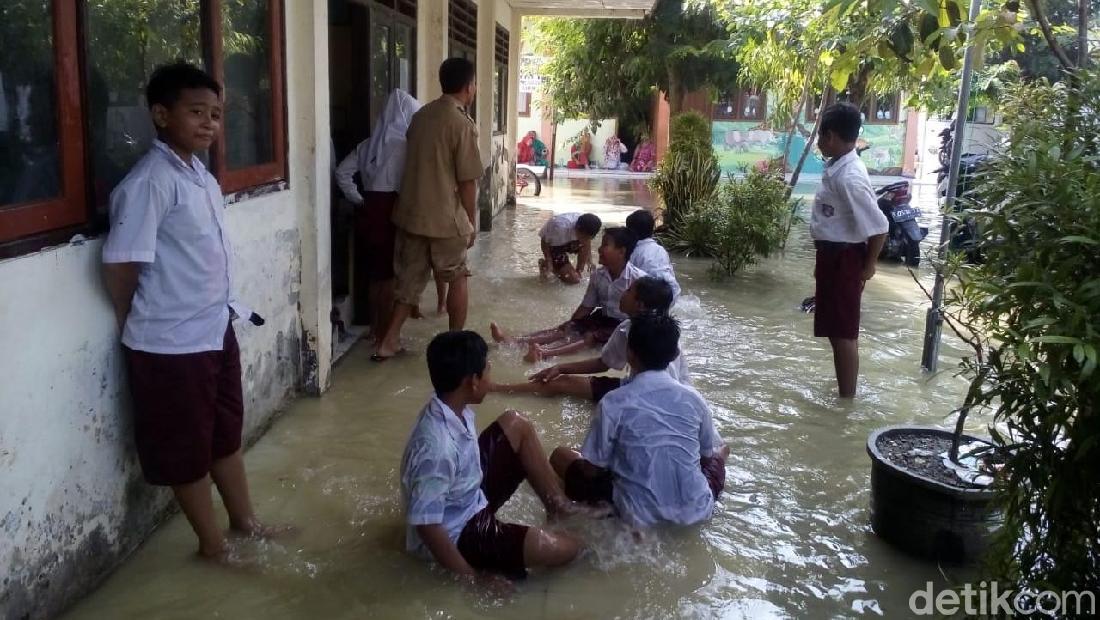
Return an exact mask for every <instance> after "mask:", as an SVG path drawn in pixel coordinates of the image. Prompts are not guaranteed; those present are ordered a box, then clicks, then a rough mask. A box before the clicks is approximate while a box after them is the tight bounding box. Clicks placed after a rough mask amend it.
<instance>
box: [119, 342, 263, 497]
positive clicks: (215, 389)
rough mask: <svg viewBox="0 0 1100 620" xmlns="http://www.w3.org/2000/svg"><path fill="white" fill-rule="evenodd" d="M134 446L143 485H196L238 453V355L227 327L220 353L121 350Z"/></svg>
mask: <svg viewBox="0 0 1100 620" xmlns="http://www.w3.org/2000/svg"><path fill="white" fill-rule="evenodd" d="M123 350H124V352H125V356H126V365H127V368H128V370H129V374H130V394H131V395H132V397H133V403H134V441H135V443H136V444H137V453H138V460H139V461H140V462H141V471H142V473H143V474H144V475H145V480H147V481H148V482H149V483H150V484H157V485H164V486H176V485H181V484H187V483H190V482H195V481H196V480H199V479H201V478H202V477H203V476H205V475H206V474H208V473H209V472H210V465H211V463H213V462H214V461H217V460H219V459H222V458H225V457H227V456H229V455H231V454H233V453H234V452H236V451H237V450H239V449H240V447H241V425H242V423H243V421H244V401H243V399H242V398H241V352H240V349H239V348H238V346H237V337H236V335H235V334H234V333H233V327H232V326H227V327H226V330H225V339H224V341H223V346H222V350H221V351H203V352H201V353H185V354H179V355H165V354H160V353H147V352H145V351H135V350H133V349H130V348H128V347H123Z"/></svg>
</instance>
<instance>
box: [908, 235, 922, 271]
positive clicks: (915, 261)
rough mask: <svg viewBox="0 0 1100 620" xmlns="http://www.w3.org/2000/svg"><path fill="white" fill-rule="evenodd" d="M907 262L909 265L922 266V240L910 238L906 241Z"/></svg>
mask: <svg viewBox="0 0 1100 620" xmlns="http://www.w3.org/2000/svg"><path fill="white" fill-rule="evenodd" d="M905 264H906V265H908V266H909V267H918V266H920V242H919V241H914V240H912V239H908V240H907V241H906V242H905Z"/></svg>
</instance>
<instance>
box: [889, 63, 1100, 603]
mask: <svg viewBox="0 0 1100 620" xmlns="http://www.w3.org/2000/svg"><path fill="white" fill-rule="evenodd" d="M1097 101H1100V75H1098V74H1097V72H1096V71H1095V70H1087V69H1078V70H1077V71H1075V72H1074V73H1073V74H1072V79H1070V80H1068V81H1067V82H1066V83H1062V84H1058V85H1053V86H1052V85H1049V84H1047V83H1045V82H1042V81H1040V82H1036V83H1031V84H1024V85H1020V86H1018V87H1016V88H1015V89H1014V90H1012V91H1011V92H1010V93H1009V94H1008V96H1007V101H1006V104H1005V105H1004V108H1003V109H1004V111H1005V120H1006V125H1007V128H1008V130H1009V138H1010V140H1009V144H1008V146H1006V147H1005V148H1004V150H1003V151H1002V152H1000V153H997V154H995V155H993V156H992V157H991V158H990V160H989V163H988V164H987V165H986V166H985V167H983V169H982V170H981V171H980V172H979V173H978V174H977V177H976V179H975V184H974V189H973V190H972V192H971V193H970V194H969V195H968V196H967V201H966V202H967V203H968V207H969V208H968V210H967V211H966V212H965V213H964V214H962V217H967V218H973V221H974V223H975V225H976V230H977V240H976V243H977V244H978V249H979V250H980V253H981V255H982V257H983V262H982V263H981V264H966V263H965V262H964V261H962V260H961V259H960V257H954V258H953V259H951V260H949V261H947V263H946V264H944V265H940V266H939V268H941V269H944V270H945V273H946V274H948V275H949V276H950V277H951V281H952V282H953V286H952V287H951V288H950V289H949V292H948V296H947V298H946V300H947V312H946V316H945V320H946V321H947V323H948V324H949V325H950V326H951V328H952V329H953V330H954V331H955V333H956V334H957V335H958V336H959V337H960V338H962V339H963V340H964V341H965V342H967V343H968V344H969V345H970V347H972V349H973V354H972V355H970V356H968V357H966V358H965V359H964V360H963V362H962V370H963V372H964V373H965V374H966V375H967V376H968V377H969V378H970V386H969V389H968V391H967V394H966V397H965V400H964V402H963V404H962V407H961V408H960V414H961V415H960V420H959V422H958V424H957V425H956V429H955V432H954V433H949V432H948V431H938V432H939V433H949V434H950V435H951V436H952V439H953V443H954V444H955V445H958V443H959V439H960V437H961V436H962V427H963V420H964V419H965V415H966V414H967V413H969V414H971V415H973V414H975V413H981V414H987V415H989V416H990V419H991V420H992V424H991V425H990V427H989V430H990V435H991V445H992V448H991V449H988V450H986V451H985V455H994V456H995V459H996V460H999V461H1000V463H999V464H998V465H997V467H996V472H995V475H990V474H992V473H993V472H981V473H984V474H985V475H990V478H991V482H992V484H991V485H990V491H973V492H972V491H969V490H964V491H962V492H960V491H959V490H958V487H959V485H949V486H952V487H953V488H952V489H951V490H949V491H944V492H943V493H941V495H954V496H956V497H964V498H971V497H973V498H975V499H976V498H979V497H981V498H984V499H987V500H991V502H992V503H987V504H986V506H987V507H986V509H984V510H985V512H984V514H986V515H987V516H988V515H992V514H994V511H995V513H996V514H998V515H1000V518H1001V520H1002V523H1001V525H1000V527H999V529H998V531H997V533H996V535H995V536H993V537H992V538H986V539H985V540H986V541H989V542H990V543H991V546H990V547H989V551H990V554H989V556H988V558H987V559H988V560H989V561H990V564H989V566H990V568H991V570H992V572H993V576H994V577H996V578H999V579H1003V580H1007V581H1009V582H1010V583H1012V584H1014V585H1015V586H1016V587H1017V588H1018V589H1021V590H1022V589H1030V590H1031V591H1033V592H1038V591H1041V590H1054V591H1058V590H1062V591H1070V590H1077V591H1081V590H1084V589H1091V590H1094V591H1095V590H1096V589H1097V588H1098V587H1100V534H1098V529H1097V528H1098V523H1100V374H1097V372H1096V371H1097V364H1098V363H1100V109H1098V108H1097V106H1096V102H1097ZM903 434H904V433H903ZM898 436H899V435H898V433H894V432H891V431H890V430H886V431H879V432H877V433H875V434H874V435H872V437H871V440H869V442H868V452H869V453H871V455H872V459H873V460H874V461H875V463H876V465H875V466H874V467H881V465H882V463H883V462H884V461H885V462H886V464H888V465H889V466H890V473H889V475H891V476H894V477H895V478H897V477H900V476H904V477H905V478H908V479H911V480H916V481H917V482H920V483H923V481H922V480H921V476H920V475H914V474H913V472H912V471H910V470H909V469H910V468H907V467H906V466H905V463H899V462H896V461H895V460H892V459H890V458H889V457H884V455H883V454H882V447H883V445H884V444H883V441H884V439H885V440H889V438H890V437H894V438H897V437H898ZM941 445H942V444H941ZM950 456H952V457H955V458H954V459H952V458H949V459H948V462H949V463H954V462H955V461H957V460H959V459H958V458H957V455H956V454H955V451H953V452H952V454H951V455H950ZM941 461H942V459H941ZM874 472H875V470H874V469H873V470H872V487H873V491H872V492H873V493H874V487H875V484H876V483H875V476H876V474H875V473H874ZM878 475H879V477H880V478H881V477H882V476H883V475H884V474H882V473H880V474H878ZM879 486H882V485H881V480H880V484H879ZM918 486H920V487H922V488H923V489H924V490H932V486H931V485H927V484H920V485H918ZM964 486H965V485H964ZM935 490H937V491H943V489H938V488H937V489H935ZM916 500H920V501H924V496H920V497H915V496H914V497H908V498H905V497H902V498H897V499H896V501H899V502H901V501H907V502H908V507H909V508H908V509H909V510H911V511H912V510H918V509H919V508H920V506H919V502H918V501H916ZM886 501H895V500H893V499H890V498H889V497H887V496H885V495H881V494H880V495H877V496H875V497H874V498H873V499H872V512H873V516H872V520H873V523H874V524H875V525H876V528H875V529H876V532H879V533H883V534H886V535H887V536H893V537H897V536H898V535H899V534H900V532H898V531H897V528H895V527H894V525H895V524H893V523H886V522H885V519H884V515H883V514H881V511H883V510H886V511H887V513H889V514H891V515H896V514H897V512H896V511H894V510H893V509H887V508H886V507H885V506H884V502H886ZM936 501H938V499H937V500H936ZM875 513H879V514H875ZM959 516H961V517H963V518H964V519H965V518H968V516H977V513H974V514H973V515H971V514H969V513H955V514H954V515H953V516H952V518H955V517H959ZM908 518H910V519H911V520H917V519H920V518H921V517H919V516H917V515H916V514H915V513H910V514H909V516H908ZM927 522H928V523H931V520H928V521H927ZM960 524H962V525H964V526H965V525H966V524H965V523H962V522H960V521H958V520H955V521H954V522H953V523H952V524H951V527H957V526H959V525H960ZM880 528H881V531H880ZM945 531H947V530H945ZM951 531H966V529H965V527H963V528H961V530H959V529H955V530H951ZM983 549H985V547H984V544H983V545H981V546H979V547H978V548H975V549H974V551H975V552H977V553H980V552H981V551H982V550H983ZM941 551H942V550H941Z"/></svg>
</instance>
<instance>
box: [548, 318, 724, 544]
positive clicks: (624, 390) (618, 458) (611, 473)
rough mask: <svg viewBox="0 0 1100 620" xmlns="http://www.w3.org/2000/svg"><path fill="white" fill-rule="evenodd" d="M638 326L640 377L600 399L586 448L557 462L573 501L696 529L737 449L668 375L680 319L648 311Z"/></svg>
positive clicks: (634, 360) (634, 364)
mask: <svg viewBox="0 0 1100 620" xmlns="http://www.w3.org/2000/svg"><path fill="white" fill-rule="evenodd" d="M631 323H632V325H631V328H630V336H629V343H628V344H629V353H628V357H629V360H630V366H631V368H634V369H635V370H636V371H637V373H638V374H636V375H635V376H634V378H633V379H632V380H631V381H630V382H629V383H627V384H626V385H624V386H622V387H621V388H619V389H617V390H614V391H612V392H610V393H609V394H607V395H606V396H604V398H603V400H601V401H600V403H599V405H597V409H596V415H595V416H593V418H592V428H591V430H589V432H588V436H587V437H586V438H585V440H584V445H583V446H582V447H581V450H580V451H579V452H578V451H576V450H573V449H571V448H566V447H559V448H557V449H556V450H554V452H553V454H552V455H551V456H550V463H551V465H552V466H553V468H554V471H556V472H557V473H558V475H559V476H561V478H562V480H564V482H565V493H566V495H567V496H569V498H570V499H573V500H575V501H582V502H605V501H611V502H612V503H613V505H614V506H615V508H616V511H617V512H618V514H619V516H620V517H621V518H622V519H623V520H624V521H626V522H627V523H629V524H630V525H632V526H635V527H646V526H653V525H659V524H672V525H694V524H696V523H700V522H702V521H704V520H706V519H708V518H710V516H711V513H712V512H713V510H714V502H715V500H717V499H718V495H719V493H721V491H722V488H723V487H724V486H725V475H726V472H725V460H726V457H727V456H728V455H729V449H728V448H727V447H726V446H725V445H723V443H722V439H721V437H719V436H718V432H717V431H716V430H715V428H714V422H713V420H712V419H711V415H710V408H709V407H708V406H707V403H706V401H705V400H703V397H702V396H700V395H699V393H698V392H696V391H695V390H694V389H692V388H690V387H687V386H685V385H683V384H682V383H680V382H678V381H676V380H675V379H673V378H672V377H671V376H670V375H669V374H668V371H667V368H668V365H669V363H670V362H671V361H672V360H673V359H675V358H676V356H677V355H679V348H678V341H679V337H680V329H679V327H677V325H676V320H675V319H673V318H672V317H670V316H668V315H661V314H644V315H642V316H639V317H637V318H635V319H633V320H632V321H631Z"/></svg>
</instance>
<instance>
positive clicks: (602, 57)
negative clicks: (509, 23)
mask: <svg viewBox="0 0 1100 620" xmlns="http://www.w3.org/2000/svg"><path fill="white" fill-rule="evenodd" d="M532 46H533V48H534V50H535V52H536V53H537V54H540V55H543V56H546V57H548V58H549V59H550V60H549V61H548V62H547V63H546V64H544V65H543V68H542V70H543V90H544V95H545V103H546V104H548V105H549V107H551V108H552V109H553V110H554V113H555V116H556V117H557V118H558V119H561V118H567V117H573V118H577V117H580V118H591V119H599V118H610V117H618V118H620V120H621V121H623V124H625V125H629V124H630V123H631V122H638V120H639V119H644V118H646V117H647V115H648V112H649V107H650V105H651V103H652V98H653V95H654V93H656V92H657V91H658V90H660V91H663V92H665V93H666V94H667V97H668V101H669V107H670V109H671V112H672V115H676V114H678V113H679V112H680V111H681V109H682V108H683V101H684V96H685V95H686V94H687V93H689V92H693V91H696V90H700V89H705V88H720V87H724V86H727V85H729V84H731V83H733V82H734V81H735V80H736V77H737V65H736V61H735V59H734V57H733V52H732V47H731V44H730V41H729V39H728V37H727V36H726V31H725V28H724V27H723V25H722V23H721V21H720V20H719V18H718V13H717V11H716V9H715V5H714V4H713V3H712V2H702V1H698V0H696V1H690V0H688V1H685V0H659V1H658V2H657V4H656V5H655V6H654V9H653V11H652V12H651V13H650V15H648V16H647V17H645V18H644V19H640V20H628V19H591V20H578V19H539V20H538V21H536V22H535V26H534V33H533V36H532ZM624 117H625V118H624Z"/></svg>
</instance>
